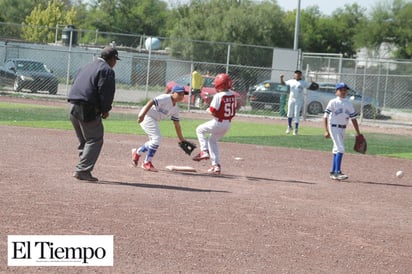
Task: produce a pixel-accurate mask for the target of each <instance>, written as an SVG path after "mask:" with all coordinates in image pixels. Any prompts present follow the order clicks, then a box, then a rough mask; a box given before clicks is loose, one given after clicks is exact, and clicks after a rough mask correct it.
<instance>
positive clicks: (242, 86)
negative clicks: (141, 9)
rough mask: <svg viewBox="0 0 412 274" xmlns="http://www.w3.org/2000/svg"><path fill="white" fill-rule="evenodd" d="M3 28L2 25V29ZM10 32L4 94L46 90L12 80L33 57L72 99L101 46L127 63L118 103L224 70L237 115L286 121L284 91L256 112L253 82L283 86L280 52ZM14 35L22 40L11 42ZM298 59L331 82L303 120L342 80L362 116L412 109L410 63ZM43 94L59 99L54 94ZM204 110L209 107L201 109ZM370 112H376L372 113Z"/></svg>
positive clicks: (91, 34) (309, 75)
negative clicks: (13, 66) (13, 62)
mask: <svg viewBox="0 0 412 274" xmlns="http://www.w3.org/2000/svg"><path fill="white" fill-rule="evenodd" d="M1 27H2V28H4V24H3V25H2V26H1ZM12 27H13V29H14V31H13V32H10V31H9V32H7V33H8V35H9V36H7V37H5V36H1V35H0V65H2V67H1V70H0V72H1V79H0V88H1V89H2V90H9V91H13V90H15V91H24V92H38V93H41V92H43V90H42V89H43V88H42V87H39V86H36V87H34V88H31V87H30V86H28V87H27V88H26V87H24V86H22V84H21V83H18V82H16V79H15V78H16V74H15V73H14V76H13V74H12V73H11V74H10V73H9V72H10V65H8V64H7V60H10V59H13V58H17V59H31V60H35V61H39V62H41V63H44V64H45V65H46V66H47V68H48V69H49V70H52V71H53V75H54V76H55V77H56V78H57V79H58V83H59V84H58V90H57V93H56V95H55V96H66V95H67V93H68V91H69V89H70V86H71V79H72V77H73V75H74V74H75V73H76V71H77V70H78V69H79V68H80V67H82V66H83V65H85V64H86V63H88V62H91V61H92V60H94V59H95V58H97V57H98V56H99V54H100V50H101V48H102V47H103V46H105V45H110V44H111V45H112V46H114V47H116V48H117V49H118V51H119V56H120V58H121V61H119V62H118V63H117V65H116V67H115V72H116V81H117V91H116V96H115V100H116V101H117V102H124V103H131V104H136V103H138V102H142V101H145V100H147V99H148V98H152V97H154V96H156V95H158V94H160V93H163V92H165V91H166V89H167V85H168V83H169V82H170V81H174V82H177V83H179V84H184V85H188V86H190V75H191V73H192V71H193V69H194V68H197V69H198V70H199V71H200V72H201V73H202V74H203V75H205V77H207V76H206V75H208V74H210V75H216V74H217V73H221V72H227V73H229V74H230V75H231V77H232V78H233V80H234V87H233V89H234V90H236V91H237V92H238V93H239V98H240V100H239V102H240V103H241V105H242V107H241V108H240V110H239V113H243V114H248V115H264V116H281V114H283V113H284V108H285V101H286V100H285V96H284V94H280V95H279V97H281V96H283V97H282V98H281V99H280V100H279V99H273V97H268V98H272V99H267V100H268V101H265V102H263V105H262V106H263V107H262V108H252V107H251V104H250V100H249V99H250V95H251V93H250V91H251V90H253V86H254V85H256V84H258V83H261V82H263V81H265V80H270V81H273V82H275V83H276V82H279V76H278V74H279V73H280V72H279V73H278V71H277V70H276V69H275V68H276V67H279V66H278V64H273V62H274V61H273V60H274V58H273V54H274V50H275V49H274V48H270V47H259V46H252V45H239V44H231V43H213V42H205V41H187V40H181V39H173V38H162V37H156V38H154V37H147V36H144V35H130V34H120V33H102V32H98V31H87V30H78V29H76V28H75V27H73V26H65V27H62V26H56V28H49V29H48V32H49V35H51V36H52V40H53V41H54V42H52V43H29V42H24V41H21V39H20V40H17V39H16V37H19V35H18V33H20V34H21V32H22V31H21V28H22V26H18V25H13V26H12ZM26 28H27V26H26ZM31 28H32V27H31ZM25 31H28V30H27V29H26V30H25ZM50 33H52V34H50ZM11 34H12V35H15V36H16V37H14V38H13V37H10V35H11ZM49 40H50V38H49ZM300 56H301V57H300V61H299V62H298V64H297V68H300V69H301V70H302V71H303V72H304V75H305V78H306V79H307V80H312V81H315V82H318V83H323V84H324V85H325V86H324V88H322V87H323V86H320V90H319V91H317V93H319V94H318V95H319V96H321V97H322V96H323V97H324V98H323V97H322V98H323V99H322V100H321V99H319V100H318V99H316V98H317V97H316V96H317V95H316V94H317V93H316V94H315V93H313V92H312V91H309V90H308V91H307V94H306V100H305V107H304V109H303V115H305V116H309V115H318V116H319V115H321V112H322V111H323V108H324V107H325V105H324V104H325V102H324V101H327V100H326V99H325V98H329V97H327V96H334V91H333V88H332V89H331V88H330V86H331V85H333V84H335V83H336V82H339V81H344V82H347V83H348V85H349V86H350V87H352V88H353V89H354V90H356V91H357V94H354V95H353V98H354V99H357V100H360V104H361V108H360V112H361V113H362V114H364V113H363V112H365V113H368V117H367V116H366V115H363V116H364V118H373V119H389V118H390V117H387V116H385V113H386V111H392V112H393V111H394V110H395V111H397V112H408V110H409V109H410V108H411V107H412V83H411V82H412V81H411V72H412V62H408V61H395V60H376V59H365V60H361V59H345V58H342V57H341V56H340V55H330V54H329V55H328V54H311V53H302V54H300ZM283 73H285V72H283ZM292 76H293V70H291V71H287V72H286V73H285V78H286V79H288V78H291V77H292ZM6 78H9V79H6ZM26 78H27V77H26ZM39 81H40V80H39ZM206 82H208V81H206ZM19 84H20V86H19ZM328 85H329V88H328ZM19 87H20V88H19ZM44 89H45V88H44ZM205 90H206V91H205V96H210V93H212V92H213V88H211V89H207V87H205ZM45 92H46V93H51V94H53V92H50V89H49V90H46V91H45ZM326 93H328V95H327V96H326ZM270 100H276V101H270ZM189 101H190V100H189ZM317 101H319V102H317ZM191 103H192V104H188V105H187V109H194V108H196V107H199V105H195V104H194V102H193V101H192V102H191ZM311 103H312V104H311ZM315 103H318V105H316V104H315ZM274 105H276V107H273V106H274ZM201 107H205V105H204V104H202V105H201ZM315 107H317V110H316V111H315V109H316V108H315ZM366 107H368V109H367V111H368V112H366ZM319 108H320V109H321V111H319ZM369 108H371V109H372V111H373V112H372V113H373V114H372V115H370V111H371V110H370V109H369Z"/></svg>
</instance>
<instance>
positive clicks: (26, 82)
mask: <svg viewBox="0 0 412 274" xmlns="http://www.w3.org/2000/svg"><path fill="white" fill-rule="evenodd" d="M0 79H1V82H2V83H5V84H9V85H13V87H14V91H17V92H20V91H22V90H23V89H28V90H30V91H32V92H37V91H48V92H49V94H56V93H57V88H58V85H59V81H58V79H57V77H56V76H54V75H53V74H52V71H51V70H49V69H48V68H47V67H46V65H45V64H43V63H41V62H38V61H34V60H28V59H17V58H15V59H9V60H7V61H6V63H5V64H4V67H3V68H1V69H0Z"/></svg>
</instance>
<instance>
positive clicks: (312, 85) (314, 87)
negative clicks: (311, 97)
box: [308, 82, 319, 90]
mask: <svg viewBox="0 0 412 274" xmlns="http://www.w3.org/2000/svg"><path fill="white" fill-rule="evenodd" d="M308 89H310V90H318V89H319V84H318V83H315V82H312V83H311V84H310V86H309V87H308Z"/></svg>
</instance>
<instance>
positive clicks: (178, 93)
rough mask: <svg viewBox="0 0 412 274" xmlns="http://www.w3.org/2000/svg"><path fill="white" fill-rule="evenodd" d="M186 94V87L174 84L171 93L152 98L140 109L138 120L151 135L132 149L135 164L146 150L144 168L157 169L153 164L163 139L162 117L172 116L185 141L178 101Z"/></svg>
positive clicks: (178, 132) (181, 137)
mask: <svg viewBox="0 0 412 274" xmlns="http://www.w3.org/2000/svg"><path fill="white" fill-rule="evenodd" d="M184 95H185V89H184V87H182V86H174V87H173V88H172V93H171V94H161V95H159V96H157V97H155V98H154V99H151V100H150V101H149V102H147V104H146V105H145V106H144V107H143V108H142V109H141V110H140V112H139V115H138V118H137V122H138V123H139V124H140V126H141V127H142V129H143V130H144V132H145V133H146V134H147V136H148V137H149V141H147V142H146V143H145V144H143V145H142V146H141V147H140V148H133V149H132V164H133V166H137V164H138V162H139V159H140V156H141V155H142V154H143V153H145V152H146V158H145V159H144V161H143V163H142V168H143V169H144V170H147V171H154V172H156V171H157V169H156V168H155V167H154V166H153V164H152V159H153V157H154V155H155V153H156V151H157V149H158V148H159V146H160V142H161V140H162V136H161V134H160V129H159V124H158V122H159V121H160V120H161V119H165V118H166V117H171V120H172V121H173V123H174V126H175V130H176V134H177V137H178V138H179V141H180V142H182V141H185V139H184V138H183V135H182V129H181V127H180V122H179V106H178V105H177V103H178V102H180V101H182V100H183V98H184Z"/></svg>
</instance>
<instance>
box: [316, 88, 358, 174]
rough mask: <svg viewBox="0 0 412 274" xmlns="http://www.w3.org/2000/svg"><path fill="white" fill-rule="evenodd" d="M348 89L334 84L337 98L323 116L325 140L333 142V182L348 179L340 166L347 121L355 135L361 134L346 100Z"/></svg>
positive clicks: (327, 107)
mask: <svg viewBox="0 0 412 274" xmlns="http://www.w3.org/2000/svg"><path fill="white" fill-rule="evenodd" d="M348 89H349V87H348V85H346V84H345V83H337V84H336V95H337V97H336V98H334V99H331V100H330V101H329V103H328V105H327V106H326V109H325V114H324V116H323V122H324V128H325V138H332V141H333V149H332V152H333V159H332V169H331V171H330V178H331V179H333V180H345V179H348V176H347V175H345V174H343V173H342V170H341V164H342V158H343V153H344V152H345V144H344V143H345V132H346V125H347V124H348V120H349V119H350V120H351V121H352V124H353V127H354V129H355V131H356V134H357V135H360V134H361V133H360V131H359V125H358V121H357V120H356V116H357V113H356V112H355V110H354V108H353V104H352V102H351V101H350V100H349V99H347V98H346V95H347V94H348Z"/></svg>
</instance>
